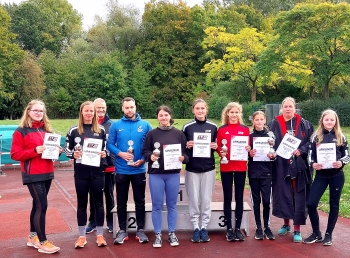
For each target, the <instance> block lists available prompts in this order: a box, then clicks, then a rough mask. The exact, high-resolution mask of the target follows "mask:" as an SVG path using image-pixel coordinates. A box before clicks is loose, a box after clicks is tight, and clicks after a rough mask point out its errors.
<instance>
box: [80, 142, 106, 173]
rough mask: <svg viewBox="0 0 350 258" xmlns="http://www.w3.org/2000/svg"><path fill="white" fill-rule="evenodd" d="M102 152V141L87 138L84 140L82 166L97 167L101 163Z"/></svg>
mask: <svg viewBox="0 0 350 258" xmlns="http://www.w3.org/2000/svg"><path fill="white" fill-rule="evenodd" d="M101 150H102V140H101V139H93V138H87V139H84V146H83V156H82V159H81V163H82V164H84V165H89V166H94V167H99V166H100V162H101V155H100V152H101Z"/></svg>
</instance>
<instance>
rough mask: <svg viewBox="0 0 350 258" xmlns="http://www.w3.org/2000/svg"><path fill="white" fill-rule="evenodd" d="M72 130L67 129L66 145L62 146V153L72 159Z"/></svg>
mask: <svg viewBox="0 0 350 258" xmlns="http://www.w3.org/2000/svg"><path fill="white" fill-rule="evenodd" d="M72 133H73V130H70V129H69V130H68V132H67V136H66V146H65V147H64V150H63V151H64V154H66V156H67V157H68V158H70V159H74V136H73V135H72Z"/></svg>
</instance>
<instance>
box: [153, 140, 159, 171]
mask: <svg viewBox="0 0 350 258" xmlns="http://www.w3.org/2000/svg"><path fill="white" fill-rule="evenodd" d="M159 147H160V143H159V142H155V143H154V148H156V149H155V150H154V151H153V155H154V156H155V157H157V159H156V161H154V162H153V164H152V168H159V163H158V159H159V156H160V150H159V149H158V148H159Z"/></svg>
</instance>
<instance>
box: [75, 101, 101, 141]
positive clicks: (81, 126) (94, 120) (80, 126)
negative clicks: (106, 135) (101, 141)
mask: <svg viewBox="0 0 350 258" xmlns="http://www.w3.org/2000/svg"><path fill="white" fill-rule="evenodd" d="M88 105H91V106H93V107H94V103H93V102H92V101H85V102H84V103H82V104H81V105H80V109H79V121H78V133H79V134H83V133H84V118H83V108H84V107H85V106H88ZM91 131H93V132H95V133H100V132H101V129H100V126H99V124H98V121H97V116H96V111H95V108H94V117H93V118H92V127H91Z"/></svg>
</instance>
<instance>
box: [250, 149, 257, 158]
mask: <svg viewBox="0 0 350 258" xmlns="http://www.w3.org/2000/svg"><path fill="white" fill-rule="evenodd" d="M255 154H256V149H252V150H250V151H249V155H250V157H254V156H255Z"/></svg>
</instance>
